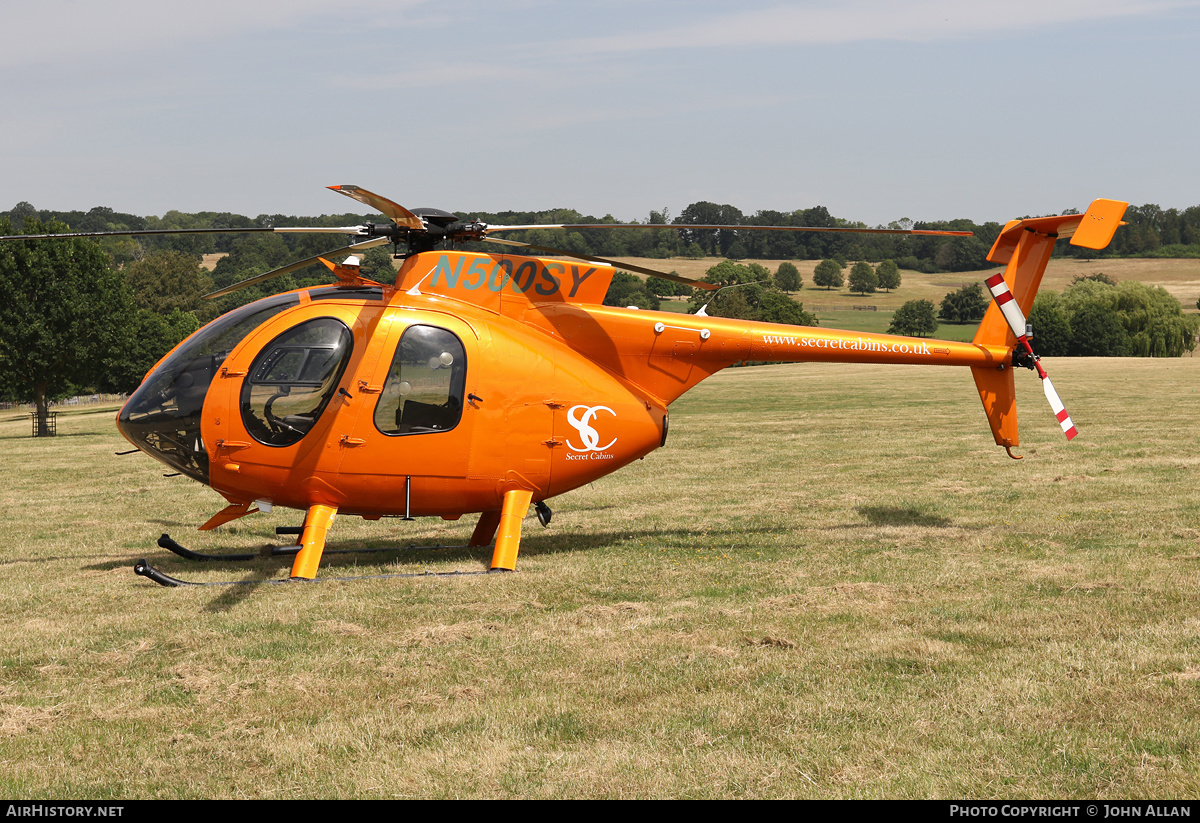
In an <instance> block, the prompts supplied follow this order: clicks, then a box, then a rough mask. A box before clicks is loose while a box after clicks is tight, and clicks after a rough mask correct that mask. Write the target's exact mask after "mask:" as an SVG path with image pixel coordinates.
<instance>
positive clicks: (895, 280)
mask: <svg viewBox="0 0 1200 823" xmlns="http://www.w3.org/2000/svg"><path fill="white" fill-rule="evenodd" d="M875 276H876V277H878V278H879V288H881V289H883V290H884V291H886V292H891V290H892V289H898V288H900V267H899V266H897V265H896V261H895V260H891V259H888V260H884V261H883V262H882V263H880V264H879V266H878V267H877V268H876V269H875Z"/></svg>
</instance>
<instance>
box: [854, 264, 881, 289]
mask: <svg viewBox="0 0 1200 823" xmlns="http://www.w3.org/2000/svg"><path fill="white" fill-rule="evenodd" d="M878 285H879V278H878V277H877V276H876V275H875V269H874V268H873V267H872V266H871V264H870V263H868V262H867V261H866V260H859V261H858V262H857V263H855V264H854V268H852V269H850V291H856V292H858V293H859V294H873V293H874V292H875V287H876V286H878Z"/></svg>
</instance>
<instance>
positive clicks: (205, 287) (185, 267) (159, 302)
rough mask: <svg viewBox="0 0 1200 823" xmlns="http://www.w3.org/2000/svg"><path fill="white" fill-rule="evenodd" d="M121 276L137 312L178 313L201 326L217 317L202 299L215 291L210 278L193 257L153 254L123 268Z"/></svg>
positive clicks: (169, 252)
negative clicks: (189, 317) (194, 319)
mask: <svg viewBox="0 0 1200 823" xmlns="http://www.w3.org/2000/svg"><path fill="white" fill-rule="evenodd" d="M122 272H123V273H124V275H125V280H126V282H128V283H129V287H130V289H131V290H132V291H133V299H134V300H135V301H136V303H137V306H138V308H140V309H147V310H149V311H152V312H154V313H155V314H159V315H163V316H165V315H168V314H170V313H171V312H172V311H174V310H176V309H179V310H180V311H185V312H192V313H193V314H194V315H196V317H197V318H199V319H200V320H202V321H204V322H207V321H209V320H212V319H213V318H214V317H216V315H217V312H216V305H215V304H214V303H213V301H211V300H204V299H203V297H204V295H206V294H208V293H209V292H211V291H213V290H214V289H213V281H212V278H211V277H209V275H208V271H207V270H205V268H204V267H203V266H201V265H200V258H199V256H197V255H195V254H190V253H188V252H182V251H173V250H170V249H167V250H163V251H156V252H153V253H151V254H148V255H146V256H145V257H143V258H142V259H141V260H137V261H135V262H133V263H130V264H129V265H127V266H125V267H124V268H123V269H122Z"/></svg>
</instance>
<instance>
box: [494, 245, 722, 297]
mask: <svg viewBox="0 0 1200 823" xmlns="http://www.w3.org/2000/svg"><path fill="white" fill-rule="evenodd" d="M483 242H484V243H502V244H504V245H505V246H520V247H521V248H524V249H533V250H534V251H540V252H545V253H546V254H561V255H562V256H564V257H574V258H575V259H576V260H586V261H588V262H589V263H603V264H604V265H606V266H612V267H614V268H618V269H621V270H623V271H635V272H637V273H638V274H648V275H650V276H652V277H661V278H662V279H663V280H670V281H671V282H672V283H682V284H683V285H685V286H691V287H692V288H694V289H704V290H705V291H714V290H715V289H717V288H718V286H717V284H716V283H705V282H704V281H702V280H689V279H688V278H686V277H680V276H679V275H678V274H671V273H669V272H665V271H655V270H654V269H647V268H644V267H642V266H634V265H632V264H630V263H622V262H620V261H618V260H609V259H608V258H605V257H596V256H595V255H591V254H579V253H578V252H573V251H564V250H563V249H555V248H551V247H550V246H535V245H534V244H533V243H521V242H519V241H517V240H501V239H500V238H499V237H485V238H483Z"/></svg>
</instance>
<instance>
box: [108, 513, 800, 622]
mask: <svg viewBox="0 0 1200 823" xmlns="http://www.w3.org/2000/svg"><path fill="white" fill-rule="evenodd" d="M786 531H789V529H787V528H785V527H782V526H772V527H751V528H737V527H729V528H720V529H713V528H708V529H706V530H704V531H703V532H697V531H696V530H689V529H621V530H618V531H607V532H553V531H552V530H547V531H545V532H542V533H540V534H538V533H533V534H529V533H527V534H526V535H525V536H524V537H523V538H522V540H521V556H522V557H524V558H529V557H540V556H551V555H557V554H563V553H566V552H577V551H588V550H592V549H601V548H604V547H607V546H612V545H614V544H616V543H619V542H622V541H628V540H652V541H656V542H661V543H663V544H665V545H667V546H671V547H682V546H685V545H687V546H691V545H694V543H695V541H696V539H697V538H698V537H703V538H704V539H705V540H706V541H710V542H713V543H721V544H724V543H726V542H728V541H729V540H731V539H732V540H735V541H736V539H737V538H738V537H745V536H746V535H751V534H754V535H758V534H774V533H781V532H786ZM376 543H377V541H367V540H361V539H360V540H350V541H344V542H340V543H332V542H331V543H329V544H328V545H327V547H326V549H325V555H324V557H323V559H322V563H321V569H322V577H319V578H318V579H317V581H316V582H317V583H320V582H321V581H322V580H325V581H329V580H331V579H332V578H337V577H339V576H340V575H341V573H342V572H351V573H355V572H365V573H364V574H363V576H364V577H366V578H371V577H375V576H384V575H387V574H395V575H398V576H400V575H406V574H407V575H411V576H412V577H414V578H418V577H424V575H423V574H422V572H420V571H415V570H414V571H406V569H411V568H413V567H419V566H425V567H428V564H429V563H430V562H433V561H436V562H439V563H442V562H463V561H468V560H469V561H472V562H475V563H478V568H477V569H472V570H468V571H469V572H470V571H474V572H484V571H486V570H487V568H488V564H489V560H490V559H491V555H492V550H493V547H492V546H491V545H488V546H479V547H465V546H450V547H445V548H441V547H438V546H434V545H429V546H421V545H411V544H405V545H398V546H396V547H394V548H386V549H383V550H380V549H381V548H383V547H379V546H378V545H377V544H376ZM277 545H278V544H266V545H263V546H262V547H261V548H259V549H258V550H257V551H260V552H262V556H261V557H260V558H256V559H254V560H248V561H244V560H243V561H232V560H230V561H222V560H219V559H218V560H208V561H203V562H187V563H186V568H187V569H197V568H201V567H203V568H205V569H210V570H213V571H220V572H226V571H227V572H228V573H229V578H228V579H229V580H230V581H231V582H232V585H224V586H221V587H220V593H219V594H218V595H217V596H216V597H215V598H213V600H212V601H210V602H209V604H208V605H207V606H206V607H205V611H209V612H221V611H228V610H230V609H232V608H233V607H234V606H236V605H237V604H238V603H240V602H242V601H243V600H245V599H247V598H248V597H250V595H251V594H252V593H253V592H254V591H256V590H257V589H259V588H261V587H263V586H267V585H278V584H279V583H282V582H284V581H283V579H281V578H280V576H279V575H280V572H281V571H283V570H286V569H289V568H290V567H291V564H292V561H293V560H294V555H271V554H270V551H271V549H272V547H273V546H277ZM240 548H241V551H240V553H243V554H245V553H248V551H247V549H248V547H247V546H245V545H243V546H242V547H240ZM366 551H372V552H377V553H378V555H380V558H379V561H378V562H374V563H372V562H369V561H368V564H364V563H363V554H365V552H366ZM230 553H231V554H232V553H234V552H233V551H231V552H230ZM397 555H399V556H400V557H403V558H404V559H405V561H406V562H405V564H404V565H403V566H397V567H394V568H395V569H396V570H395V571H392V572H379V571H375V570H374V569H375V568H377V567H378V566H382V565H391V564H392V563H394V562H396V560H398V559H399V558H398V557H397ZM143 556H144V555H143ZM151 556H152V557H154V561H153V562H169V561H171V560H179V559H180V558H178V557H177V556H176V555H174V554H172V553H169V552H168V553H161V552H160V553H157V554H155V555H151ZM248 563H249V564H252V566H250V567H248V566H247V564H248ZM129 565H131V561H129V560H123V561H122V560H113V561H106V562H104V563H97V564H94V565H92V566H88V567H85V568H87V569H89V570H94V571H111V570H112V569H115V568H123V567H127V566H129ZM178 571H179V569H178V568H175V564H174V563H172V564H171V569H170V572H168V573H171V572H178ZM238 572H242V573H243V574H244V577H242V578H240V579H239V578H238V577H237V573H238ZM185 579H186V577H185ZM295 585H303V583H296V584H295Z"/></svg>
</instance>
